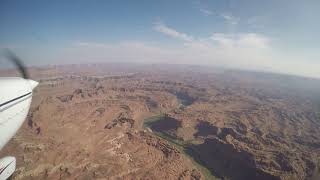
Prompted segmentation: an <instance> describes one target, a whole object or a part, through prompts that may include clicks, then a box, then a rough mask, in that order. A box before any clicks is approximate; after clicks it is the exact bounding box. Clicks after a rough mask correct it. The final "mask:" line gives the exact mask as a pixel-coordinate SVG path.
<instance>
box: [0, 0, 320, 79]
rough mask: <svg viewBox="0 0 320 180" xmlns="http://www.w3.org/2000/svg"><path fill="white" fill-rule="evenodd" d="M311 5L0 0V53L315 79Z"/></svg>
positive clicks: (47, 60)
mask: <svg viewBox="0 0 320 180" xmlns="http://www.w3.org/2000/svg"><path fill="white" fill-rule="evenodd" d="M319 8H320V2H319V1H316V0H311V1H298V0H294V1H289V0H284V1H276V0H271V1H266V2H257V1H253V0H245V1H241V2H240V1H235V0H228V1H222V0H220V1H218V0H217V1H200V0H190V1H182V0H177V1H169V0H165V1H153V2H151V1H139V2H133V1H67V2H66V1H36V0H32V1H15V0H13V1H6V0H4V1H1V6H0V22H1V28H0V49H1V50H3V49H5V48H9V49H11V50H12V51H14V52H15V53H17V55H19V56H20V57H22V58H23V59H24V61H25V63H26V64H27V65H46V64H65V63H68V64H70V63H96V62H138V63H168V64H196V65H213V66H221V67H226V68H237V69H243V70H254V71H270V72H276V73H285V74H294V75H301V76H309V77H317V78H319V77H320V62H319V59H320V51H319V50H320V49H319V40H320V37H319V36H318V35H317V33H318V32H319V30H320V24H319V23H317V22H318V19H319V17H320V11H318V10H319ZM1 58H3V57H1ZM0 66H7V62H6V61H5V60H3V59H2V60H1V61H0Z"/></svg>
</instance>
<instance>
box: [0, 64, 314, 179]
mask: <svg viewBox="0 0 320 180" xmlns="http://www.w3.org/2000/svg"><path fill="white" fill-rule="evenodd" d="M29 72H30V75H31V77H32V79H34V80H37V81H38V82H40V84H39V86H38V87H37V88H36V90H35V92H34V95H33V102H32V107H31V110H30V112H29V115H28V118H27V119H26V121H25V123H24V124H23V126H22V127H21V129H20V130H19V131H18V133H17V134H16V136H15V137H14V138H13V139H12V140H11V141H10V143H9V144H7V145H6V146H5V148H4V149H3V150H2V151H1V152H0V156H1V157H2V156H7V155H11V156H15V157H16V158H17V170H16V172H15V173H14V175H13V177H12V179H194V180H196V179H230V180H245V179H259V180H264V179H265V180H269V179H271V180H272V179H275V180H292V179H294V180H295V179H296V180H304V179H312V180H316V179H319V178H320V164H319V163H320V119H319V117H320V107H319V105H320V94H319V93H320V80H318V79H311V78H303V77H296V76H289V75H280V74H269V73H262V72H260V73H258V72H246V71H238V70H228V69H217V68H211V67H202V66H191V65H164V64H162V65H161V64H155V65H151V64H150V65H142V64H82V65H76V64H74V65H56V66H43V67H31V68H29ZM0 75H1V76H16V75H18V74H17V73H16V72H15V71H13V70H1V71H0Z"/></svg>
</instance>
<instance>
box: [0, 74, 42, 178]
mask: <svg viewBox="0 0 320 180" xmlns="http://www.w3.org/2000/svg"><path fill="white" fill-rule="evenodd" d="M37 85H38V82H36V81H33V80H30V79H23V78H19V77H3V78H0V150H1V149H2V148H3V147H4V146H5V145H6V144H7V143H8V142H9V140H10V139H11V138H12V137H13V136H14V135H15V134H16V132H17V131H18V129H19V128H20V127H21V125H22V123H23V122H24V120H25V119H26V117H27V115H28V112H29V109H30V104H31V99H32V91H33V89H34V88H35V87H36V86H37ZM15 168H16V158H15V157H12V156H7V157H4V158H1V159H0V180H5V179H7V178H9V177H10V176H11V175H12V174H13V172H14V171H15Z"/></svg>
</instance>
